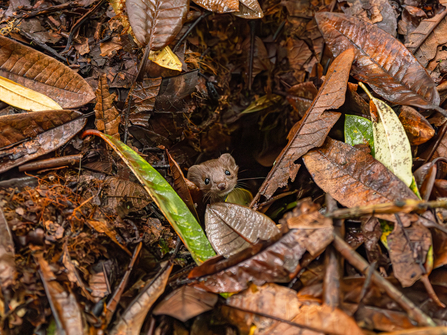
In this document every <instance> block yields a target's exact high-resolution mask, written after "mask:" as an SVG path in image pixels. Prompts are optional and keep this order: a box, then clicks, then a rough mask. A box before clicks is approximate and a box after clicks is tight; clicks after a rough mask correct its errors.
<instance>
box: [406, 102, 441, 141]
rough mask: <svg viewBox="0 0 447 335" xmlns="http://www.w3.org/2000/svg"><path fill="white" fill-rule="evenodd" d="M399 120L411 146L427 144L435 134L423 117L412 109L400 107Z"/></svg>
mask: <svg viewBox="0 0 447 335" xmlns="http://www.w3.org/2000/svg"><path fill="white" fill-rule="evenodd" d="M399 120H400V122H402V125H403V126H404V128H405V132H406V133H407V136H408V139H409V140H410V143H411V145H420V144H422V143H425V142H427V141H428V140H429V139H431V138H432V137H433V135H434V134H435V130H434V129H433V127H432V126H431V125H430V123H429V122H428V121H427V119H426V118H425V117H423V116H422V115H421V114H419V112H418V111H416V110H415V109H414V108H411V107H408V106H402V109H401V112H400V114H399Z"/></svg>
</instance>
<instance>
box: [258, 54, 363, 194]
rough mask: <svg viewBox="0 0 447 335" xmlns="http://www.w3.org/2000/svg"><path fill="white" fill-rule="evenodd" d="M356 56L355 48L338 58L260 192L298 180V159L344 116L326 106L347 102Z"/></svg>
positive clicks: (318, 143)
mask: <svg viewBox="0 0 447 335" xmlns="http://www.w3.org/2000/svg"><path fill="white" fill-rule="evenodd" d="M353 59H354V51H353V50H347V51H345V52H343V53H342V54H341V55H339V56H338V57H337V58H336V59H335V60H334V62H333V63H332V65H331V66H330V68H329V70H328V73H327V75H326V80H325V81H324V83H323V85H322V86H321V88H320V90H319V91H318V95H317V96H316V98H315V99H314V101H313V102H312V105H311V106H310V108H309V109H308V111H307V112H306V115H305V116H304V117H303V119H302V120H300V121H299V122H297V123H296V124H295V125H294V126H293V128H292V129H291V130H290V133H289V135H288V139H289V143H288V144H287V146H286V147H285V148H284V149H283V150H282V152H281V154H280V155H279V156H278V158H277V159H276V163H275V165H274V166H273V168H272V170H271V171H270V173H269V174H268V176H267V178H266V179H265V181H264V182H263V184H262V186H261V187H260V189H259V194H262V195H264V196H265V197H267V198H270V197H271V196H272V195H273V193H275V191H276V190H277V189H278V188H279V187H283V186H286V185H287V183H288V180H289V178H290V179H291V180H292V181H294V180H295V176H296V174H297V173H298V170H299V168H300V165H299V164H295V161H296V160H297V159H298V158H300V157H301V156H302V155H304V154H305V153H306V152H308V151H309V150H310V149H312V148H315V147H319V146H320V145H322V144H323V142H324V139H325V138H326V136H327V134H328V133H329V131H330V129H331V128H332V126H333V125H334V124H335V122H337V120H338V118H339V117H340V113H337V112H328V111H326V110H327V109H336V108H338V107H340V106H341V105H343V102H344V99H345V92H346V83H347V81H348V77H349V70H350V67H351V63H352V61H353Z"/></svg>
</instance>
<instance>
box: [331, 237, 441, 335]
mask: <svg viewBox="0 0 447 335" xmlns="http://www.w3.org/2000/svg"><path fill="white" fill-rule="evenodd" d="M332 244H333V245H334V247H335V249H337V250H338V252H339V253H340V254H341V255H342V256H343V257H344V258H345V259H346V260H347V261H348V262H349V263H351V265H352V266H354V267H355V268H356V269H357V270H359V271H360V272H361V273H363V274H365V275H366V274H367V273H368V269H369V264H368V262H367V261H365V259H364V258H363V257H362V256H360V255H359V254H358V253H357V252H355V251H354V250H353V249H352V248H351V247H350V246H349V245H348V244H347V243H346V242H345V241H344V240H343V239H342V238H341V237H339V236H337V235H336V234H334V241H333V242H332ZM372 281H373V283H374V284H376V285H377V286H378V287H379V288H381V289H382V290H384V291H385V292H386V293H387V294H388V296H389V297H390V298H391V299H393V300H394V301H396V302H397V303H398V304H399V306H400V307H402V308H403V310H405V312H407V314H408V316H409V317H410V318H412V319H413V320H415V321H416V322H417V323H418V324H419V325H421V326H429V327H436V323H435V322H434V321H433V320H432V318H430V317H429V316H428V315H426V314H425V313H424V312H422V311H421V310H420V309H419V308H418V307H417V306H416V305H415V304H414V303H413V302H412V301H411V300H409V299H408V298H407V297H406V296H404V295H403V294H402V293H401V292H399V290H397V289H396V288H395V287H394V286H393V285H392V284H391V283H390V282H389V281H388V280H386V279H385V278H383V277H382V276H381V275H380V274H379V273H378V272H377V271H376V270H374V272H373V274H372Z"/></svg>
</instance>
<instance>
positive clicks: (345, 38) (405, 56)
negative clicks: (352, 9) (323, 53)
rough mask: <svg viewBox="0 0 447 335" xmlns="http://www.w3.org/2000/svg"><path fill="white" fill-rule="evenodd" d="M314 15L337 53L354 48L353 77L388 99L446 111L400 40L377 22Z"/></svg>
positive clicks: (343, 16)
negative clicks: (386, 31)
mask: <svg viewBox="0 0 447 335" xmlns="http://www.w3.org/2000/svg"><path fill="white" fill-rule="evenodd" d="M315 18H316V20H317V23H318V26H319V28H320V30H321V33H322V34H323V37H324V39H325V41H326V43H327V45H328V46H329V48H330V49H331V51H332V53H333V54H334V55H335V56H336V55H339V54H340V53H342V52H343V51H345V50H347V49H350V48H354V50H355V61H354V63H353V64H352V70H351V75H352V76H353V77H354V78H356V79H357V80H360V81H363V82H367V83H368V85H370V86H371V88H372V89H373V90H374V91H375V92H376V93H377V94H379V95H380V96H382V97H383V98H384V99H386V100H388V101H391V102H394V103H397V104H402V105H413V106H417V107H421V108H425V109H438V110H439V111H440V112H442V113H446V112H445V111H444V110H442V109H440V108H439V101H440V99H439V94H438V91H437V90H436V85H435V83H434V82H433V80H432V79H431V78H430V76H429V75H428V73H427V71H425V69H424V68H423V67H422V66H421V64H420V63H419V62H418V61H417V60H416V58H414V56H413V55H412V54H411V53H410V52H409V51H408V50H407V49H406V48H405V47H404V46H403V45H402V44H401V43H400V42H399V41H398V40H396V39H395V38H393V37H392V36H391V35H389V34H387V33H385V32H384V31H383V30H382V29H380V28H377V27H376V26H374V25H371V24H369V23H367V22H364V21H362V20H359V19H356V18H354V17H347V16H346V15H344V14H339V13H323V12H320V13H317V14H315Z"/></svg>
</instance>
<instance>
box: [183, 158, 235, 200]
mask: <svg viewBox="0 0 447 335" xmlns="http://www.w3.org/2000/svg"><path fill="white" fill-rule="evenodd" d="M238 170H239V166H237V165H236V161H235V160H234V158H233V157H232V156H231V155H230V154H223V155H221V156H220V157H219V158H217V159H211V160H209V161H206V162H203V163H201V164H197V165H193V166H191V167H190V168H189V170H188V176H187V178H188V179H189V180H190V181H192V182H193V183H194V184H195V185H197V187H198V188H199V189H200V190H201V191H202V192H203V195H204V199H207V198H209V199H210V200H211V202H212V203H213V202H218V201H223V200H224V198H225V196H226V195H227V194H228V193H230V192H231V191H233V189H234V188H235V187H236V184H237V173H238Z"/></svg>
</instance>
